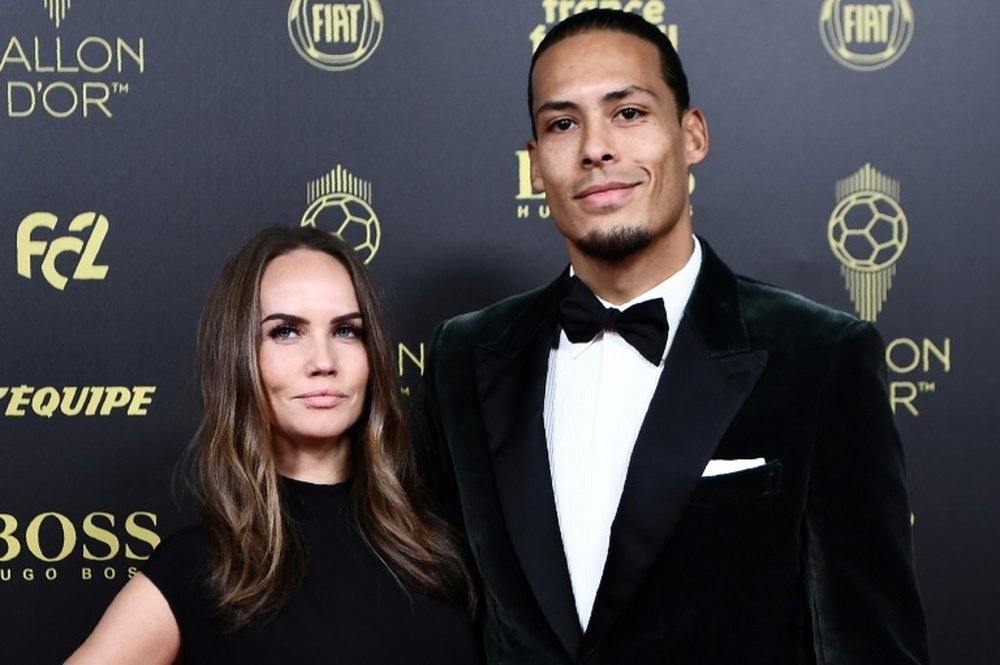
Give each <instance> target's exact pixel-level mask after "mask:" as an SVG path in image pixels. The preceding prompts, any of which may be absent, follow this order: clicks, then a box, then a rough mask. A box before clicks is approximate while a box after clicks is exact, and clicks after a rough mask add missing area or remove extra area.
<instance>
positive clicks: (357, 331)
mask: <svg viewBox="0 0 1000 665" xmlns="http://www.w3.org/2000/svg"><path fill="white" fill-rule="evenodd" d="M362 332H363V331H362V330H361V327H360V326H356V325H354V324H352V323H345V324H343V325H339V326H337V327H336V328H334V331H333V335H334V337H343V338H347V339H361V337H362Z"/></svg>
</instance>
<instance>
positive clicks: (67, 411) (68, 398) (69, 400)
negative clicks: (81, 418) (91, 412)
mask: <svg viewBox="0 0 1000 665" xmlns="http://www.w3.org/2000/svg"><path fill="white" fill-rule="evenodd" d="M88 393H90V388H87V387H84V389H83V390H81V391H80V398H79V399H78V400H76V404H73V397H74V396H75V395H76V386H66V387H65V388H63V397H62V403H61V404H60V405H59V410H60V411H61V412H62V414H63V415H64V416H75V415H77V414H78V413H80V410H81V409H82V408H83V403H84V402H86V401H87V394H88Z"/></svg>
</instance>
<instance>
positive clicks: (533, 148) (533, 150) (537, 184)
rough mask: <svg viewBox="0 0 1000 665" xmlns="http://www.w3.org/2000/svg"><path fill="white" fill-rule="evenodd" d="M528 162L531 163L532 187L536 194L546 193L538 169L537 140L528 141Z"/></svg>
mask: <svg viewBox="0 0 1000 665" xmlns="http://www.w3.org/2000/svg"><path fill="white" fill-rule="evenodd" d="M527 148H528V160H529V161H530V162H531V186H532V187H533V188H534V189H535V191H536V192H544V191H545V183H544V182H542V176H541V173H540V171H539V169H538V142H537V141H536V140H535V139H531V140H529V141H528V145H527Z"/></svg>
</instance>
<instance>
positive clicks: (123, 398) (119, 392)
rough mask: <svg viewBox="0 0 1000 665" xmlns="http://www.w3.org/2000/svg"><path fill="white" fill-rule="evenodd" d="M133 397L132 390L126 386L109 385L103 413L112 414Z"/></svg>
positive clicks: (104, 414)
mask: <svg viewBox="0 0 1000 665" xmlns="http://www.w3.org/2000/svg"><path fill="white" fill-rule="evenodd" d="M131 398H132V391H131V390H129V389H128V388H126V387H125V386H108V387H107V393H106V397H105V398H104V404H103V405H102V406H101V415H102V416H107V415H111V411H112V410H113V409H117V408H119V407H122V406H125V405H126V404H128V403H129V400H130V399H131Z"/></svg>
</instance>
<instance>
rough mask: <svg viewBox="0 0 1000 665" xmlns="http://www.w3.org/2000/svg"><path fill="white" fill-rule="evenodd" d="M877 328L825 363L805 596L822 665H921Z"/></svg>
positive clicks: (906, 524) (906, 527)
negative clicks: (827, 371) (828, 362)
mask: <svg viewBox="0 0 1000 665" xmlns="http://www.w3.org/2000/svg"><path fill="white" fill-rule="evenodd" d="M883 349H884V347H883V343H882V340H881V338H880V337H879V335H878V333H877V332H876V331H875V328H874V327H873V326H872V325H871V324H869V323H867V322H863V321H858V322H855V323H853V324H852V325H850V326H849V327H848V328H847V329H846V331H845V334H844V335H843V337H842V338H841V340H840V343H839V345H838V348H837V349H836V350H835V352H834V354H833V358H832V361H831V364H830V371H829V375H828V381H827V383H826V386H825V389H824V391H823V395H822V397H821V399H822V405H823V406H822V407H821V416H820V418H819V422H818V428H819V429H818V432H817V444H816V448H815V451H814V457H813V461H812V468H811V472H810V478H809V489H808V496H807V504H806V516H805V517H806V530H805V534H804V536H805V561H804V562H803V564H804V568H805V574H806V591H807V595H808V601H809V605H810V612H811V618H812V635H813V647H814V649H815V655H816V662H817V663H818V664H819V665H862V664H872V663H878V664H879V665H895V664H897V663H898V664H902V663H906V664H915V663H927V659H928V656H927V640H926V626H925V620H924V612H923V607H922V606H921V602H920V596H919V592H918V589H917V582H916V575H915V570H914V563H913V547H912V538H911V536H912V534H911V516H910V508H909V502H908V499H907V494H906V484H905V471H904V465H903V451H902V445H901V443H900V440H899V435H898V433H897V431H896V427H895V424H894V422H893V414H892V410H891V407H890V404H889V396H888V389H887V382H886V371H885V364H884V350H883Z"/></svg>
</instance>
